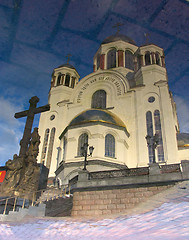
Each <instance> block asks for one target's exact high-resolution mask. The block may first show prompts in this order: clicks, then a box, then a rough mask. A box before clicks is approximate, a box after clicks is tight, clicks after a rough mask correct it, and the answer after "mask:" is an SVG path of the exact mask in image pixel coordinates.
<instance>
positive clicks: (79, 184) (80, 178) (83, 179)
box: [77, 170, 89, 187]
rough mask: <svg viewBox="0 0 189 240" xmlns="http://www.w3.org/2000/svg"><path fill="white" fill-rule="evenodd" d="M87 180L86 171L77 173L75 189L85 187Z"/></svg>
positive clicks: (87, 174) (87, 173)
mask: <svg viewBox="0 0 189 240" xmlns="http://www.w3.org/2000/svg"><path fill="white" fill-rule="evenodd" d="M88 179H89V172H88V171H87V170H80V171H79V172H78V182H77V187H85V183H86V182H87V181H88Z"/></svg>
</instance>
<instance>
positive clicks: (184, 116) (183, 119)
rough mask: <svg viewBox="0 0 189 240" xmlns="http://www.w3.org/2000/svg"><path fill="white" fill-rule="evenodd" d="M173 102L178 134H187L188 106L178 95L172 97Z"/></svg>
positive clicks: (188, 121) (188, 126)
mask: <svg viewBox="0 0 189 240" xmlns="http://www.w3.org/2000/svg"><path fill="white" fill-rule="evenodd" d="M174 100H175V102H176V105H177V114H178V119H179V125H180V132H188V133H189V104H188V103H187V102H186V100H184V99H183V98H182V97H180V96H178V95H176V96H174Z"/></svg>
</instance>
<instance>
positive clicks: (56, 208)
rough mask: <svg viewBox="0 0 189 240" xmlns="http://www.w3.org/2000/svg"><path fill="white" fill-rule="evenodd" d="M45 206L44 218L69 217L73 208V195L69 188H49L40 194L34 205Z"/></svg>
mask: <svg viewBox="0 0 189 240" xmlns="http://www.w3.org/2000/svg"><path fill="white" fill-rule="evenodd" d="M40 203H44V204H45V205H46V210H45V216H50V217H55V216H56V217H64V216H70V215H71V210H72V206H73V195H72V194H71V193H70V189H69V188H61V189H60V188H56V187H51V188H48V189H46V190H45V191H43V192H42V193H41V196H40V197H39V198H38V199H37V201H36V203H35V205H36V204H40Z"/></svg>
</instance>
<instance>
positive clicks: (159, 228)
mask: <svg viewBox="0 0 189 240" xmlns="http://www.w3.org/2000/svg"><path fill="white" fill-rule="evenodd" d="M7 239H11V240H22V239H23V240H27V239H36V240H38V239H44V240H48V239H49V240H52V239H56V240H62V239H72V240H77V239H82V240H85V239H86V240H93V239H94V240H98V239H102V240H103V239H104V240H105V239H106V240H108V239H112V240H113V239H114V240H117V239H121V240H124V239H132V240H138V239H141V240H146V239H148V240H151V239H153V240H156V239H166V240H172V239H175V240H179V239H180V240H185V239H187V240H188V239H189V182H188V181H187V182H184V183H181V184H178V185H177V186H175V187H174V188H172V189H168V190H166V192H164V193H160V194H158V195H156V196H154V197H152V198H151V199H150V200H148V201H147V202H145V203H142V204H140V205H138V206H137V207H136V208H135V209H133V210H132V211H128V212H127V214H125V213H124V214H123V215H122V216H109V217H108V218H107V217H106V218H104V219H97V220H90V219H85V220H82V219H72V218H26V219H24V220H23V221H22V222H18V223H5V222H2V223H1V225H0V240H7Z"/></svg>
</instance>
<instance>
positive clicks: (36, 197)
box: [0, 184, 72, 215]
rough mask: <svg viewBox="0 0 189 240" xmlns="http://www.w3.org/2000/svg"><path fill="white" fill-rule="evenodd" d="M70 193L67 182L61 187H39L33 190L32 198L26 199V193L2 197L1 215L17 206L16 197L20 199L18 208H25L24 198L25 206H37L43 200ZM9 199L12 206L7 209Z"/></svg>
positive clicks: (0, 200) (0, 201)
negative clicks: (2, 208) (45, 194)
mask: <svg viewBox="0 0 189 240" xmlns="http://www.w3.org/2000/svg"><path fill="white" fill-rule="evenodd" d="M45 192H47V196H46V197H45V199H42V198H43V197H44V196H43V194H44V193H45ZM71 195H72V194H71V185H70V184H67V185H62V186H61V188H56V187H49V188H46V189H41V190H38V191H35V192H33V194H32V199H28V197H27V196H28V195H20V196H12V197H8V198H4V199H0V206H2V205H4V210H3V215H5V214H6V212H7V211H8V212H9V211H13V212H15V211H16V207H17V201H18V199H22V201H21V202H22V206H21V205H20V206H21V207H20V208H25V207H26V200H28V201H27V202H28V204H27V207H29V206H37V205H38V204H40V203H42V202H45V201H47V202H48V201H49V200H54V199H58V198H59V197H70V196H71ZM10 200H12V203H11V204H10V205H13V207H12V208H10V209H8V210H7V206H8V203H9V202H10ZM2 202H5V204H1V203H2Z"/></svg>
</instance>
